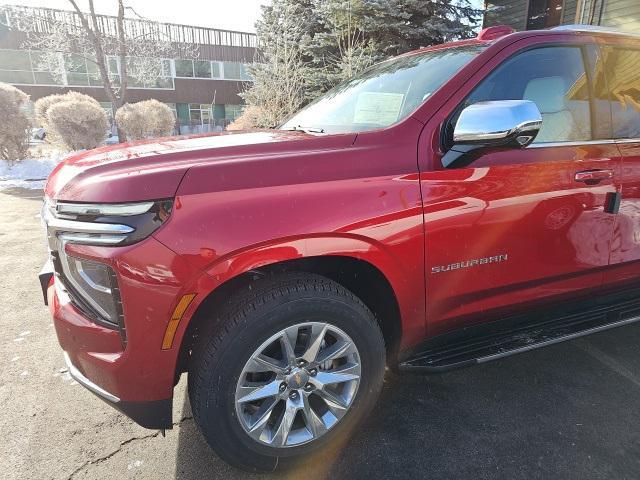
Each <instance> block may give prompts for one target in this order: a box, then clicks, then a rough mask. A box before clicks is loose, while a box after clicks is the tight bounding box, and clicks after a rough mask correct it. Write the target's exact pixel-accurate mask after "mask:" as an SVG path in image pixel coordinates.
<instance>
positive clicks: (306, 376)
mask: <svg viewBox="0 0 640 480" xmlns="http://www.w3.org/2000/svg"><path fill="white" fill-rule="evenodd" d="M360 375H361V369H360V356H359V354H358V350H357V348H356V346H355V344H354V342H353V341H352V340H351V338H349V336H348V335H347V334H346V333H345V332H343V331H342V330H340V329H339V328H337V327H335V326H333V325H330V324H329V323H322V322H308V323H300V324H297V325H293V326H291V327H287V328H285V329H284V330H281V331H280V332H278V333H276V334H275V335H273V336H272V337H271V338H269V339H268V340H267V341H265V342H264V343H263V344H262V345H260V347H258V349H257V350H256V351H255V352H253V354H252V355H251V357H250V358H249V360H248V361H247V363H246V364H245V366H244V368H243V370H242V373H241V374H240V377H239V379H238V385H237V388H236V394H235V406H236V413H237V415H238V419H239V421H240V424H241V425H242V428H243V429H244V431H245V432H246V433H247V434H248V435H249V436H250V437H251V438H253V439H254V440H256V441H258V442H260V443H262V444H266V445H269V446H271V447H277V448H284V447H292V446H298V445H302V444H304V443H308V442H311V441H313V440H315V439H317V438H319V437H321V436H322V435H324V434H325V433H326V432H327V431H329V430H330V429H331V428H333V427H334V426H335V425H336V424H337V423H338V422H339V421H340V419H341V418H342V417H344V415H345V414H346V412H347V411H348V410H349V408H350V407H351V405H352V403H353V400H354V398H355V396H356V393H357V390H358V386H359V384H360Z"/></svg>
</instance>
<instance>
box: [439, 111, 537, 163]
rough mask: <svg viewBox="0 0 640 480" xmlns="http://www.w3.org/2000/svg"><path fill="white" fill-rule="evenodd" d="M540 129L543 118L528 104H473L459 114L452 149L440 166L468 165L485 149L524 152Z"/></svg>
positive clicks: (443, 158)
mask: <svg viewBox="0 0 640 480" xmlns="http://www.w3.org/2000/svg"><path fill="white" fill-rule="evenodd" d="M541 126H542V115H540V111H539V110H538V107H537V106H536V104H535V103H533V102H531V101H529V100H497V101H490V102H478V103H474V104H473V105H469V106H468V107H466V108H465V109H464V110H462V112H460V116H459V117H458V121H457V122H456V125H455V127H454V130H453V147H451V149H450V150H449V151H448V152H447V153H446V154H445V155H444V157H442V165H443V166H444V167H445V168H452V167H461V166H466V165H469V164H470V163H471V162H472V161H473V159H474V158H475V157H476V156H477V154H479V153H481V151H482V150H485V149H488V148H524V147H526V146H527V145H529V144H530V143H531V142H533V140H534V139H535V138H536V135H538V132H539V131H540V127H541Z"/></svg>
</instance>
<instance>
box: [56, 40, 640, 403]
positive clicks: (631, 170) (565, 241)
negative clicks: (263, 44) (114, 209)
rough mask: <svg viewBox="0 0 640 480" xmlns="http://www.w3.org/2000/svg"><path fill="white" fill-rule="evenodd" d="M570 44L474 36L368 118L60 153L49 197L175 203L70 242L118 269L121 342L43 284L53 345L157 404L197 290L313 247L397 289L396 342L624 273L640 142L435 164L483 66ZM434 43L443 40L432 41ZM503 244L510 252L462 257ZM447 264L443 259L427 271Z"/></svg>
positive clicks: (98, 378)
mask: <svg viewBox="0 0 640 480" xmlns="http://www.w3.org/2000/svg"><path fill="white" fill-rule="evenodd" d="M585 42H586V43H596V42H597V39H596V38H595V37H592V36H590V35H576V34H575V33H569V32H554V33H548V32H523V33H518V34H512V35H509V36H507V37H504V38H501V39H498V40H496V41H494V42H491V43H486V45H487V48H486V49H485V50H484V52H483V53H481V54H480V55H479V56H478V57H477V58H475V59H474V60H472V61H471V62H470V63H469V64H468V65H467V66H465V67H464V68H463V69H462V70H460V71H459V72H458V73H457V74H456V75H455V76H454V77H453V78H451V79H450V80H449V81H448V82H447V83H445V85H444V86H443V87H442V88H440V89H439V90H437V91H436V92H435V93H434V94H433V95H431V96H430V97H429V98H428V99H427V100H426V101H425V102H424V103H423V105H422V106H421V107H420V108H418V109H417V110H416V111H415V112H414V114H413V115H412V116H410V117H408V118H407V119H405V120H404V121H402V122H400V123H398V124H396V125H393V126H392V127H389V128H386V129H383V130H377V131H370V132H365V133H359V134H345V135H322V136H316V135H309V134H305V133H301V132H284V131H259V132H253V133H225V134H220V135H209V136H197V137H188V138H178V139H164V140H160V141H155V142H139V143H136V144H130V145H128V146H125V147H109V148H104V149H98V150H94V151H91V152H86V153H82V154H80V155H77V156H75V157H73V158H70V159H68V160H66V161H65V162H64V163H63V164H61V165H60V166H59V167H58V168H57V169H56V170H55V171H54V172H53V173H52V175H51V177H50V178H49V181H48V184H47V187H46V195H47V196H48V197H50V198H52V199H55V200H58V201H71V202H97V203H100V202H104V203H118V202H133V201H142V200H150V199H162V198H174V205H173V211H172V214H171V216H170V218H169V220H168V221H167V222H166V223H165V224H164V225H162V227H160V229H159V230H157V231H156V232H155V233H154V234H153V235H152V236H151V237H149V238H147V239H146V240H144V241H142V242H140V243H138V244H134V245H131V246H128V247H88V246H79V245H69V246H68V247H67V248H68V249H69V251H72V252H73V253H74V254H75V255H79V256H81V257H84V258H88V259H94V260H99V261H101V262H106V263H108V264H110V265H111V266H112V267H113V268H114V269H115V271H116V272H117V275H118V280H119V282H120V283H121V285H120V288H121V295H122V301H123V306H124V314H125V318H126V328H127V339H128V343H127V345H126V348H125V347H123V346H122V344H121V342H120V340H119V337H118V333H117V332H116V331H114V330H110V329H108V328H105V327H101V326H99V325H96V324H94V323H92V322H91V321H90V320H88V319H86V318H84V317H83V316H82V314H81V313H80V312H79V311H78V310H77V309H76V308H75V307H74V306H73V305H71V304H70V303H69V302H68V301H65V300H64V299H63V298H61V297H60V296H59V295H58V293H56V287H55V285H51V286H50V287H49V292H48V296H49V305H50V309H51V312H52V314H53V316H54V319H55V325H56V330H57V333H58V337H59V340H60V343H61V345H62V347H63V348H64V349H65V351H67V352H68V354H69V355H70V357H71V360H72V361H73V363H74V365H76V366H77V367H78V368H79V369H80V370H81V371H82V373H83V374H84V375H85V376H87V377H88V378H90V379H91V380H92V381H93V382H95V383H96V384H97V385H99V386H100V387H102V388H104V389H105V390H107V391H109V392H111V393H113V394H114V395H117V396H119V397H120V398H121V399H123V400H127V401H152V400H159V399H168V398H171V396H172V389H173V385H174V380H175V374H176V367H177V362H178V354H179V350H180V347H181V344H182V342H183V338H184V336H185V332H186V331H187V328H188V325H189V322H190V320H191V319H192V317H193V316H194V314H195V313H196V312H197V310H198V307H199V306H200V305H201V304H202V302H203V301H204V300H205V299H206V298H207V296H208V295H209V294H210V293H211V292H213V291H215V290H216V289H217V288H218V287H219V286H221V285H222V284H224V283H225V282H227V281H228V280H230V279H232V278H234V277H236V276H238V275H241V274H243V273H246V272H248V271H250V270H253V269H256V268H259V267H263V266H266V265H270V264H275V263H278V262H283V261H286V260H295V259H299V258H304V257H321V256H327V255H331V256H347V257H352V258H357V259H359V260H362V261H365V262H368V263H369V264H370V265H372V266H374V267H375V268H377V269H378V270H379V271H380V272H381V273H382V274H383V275H384V276H385V277H386V279H387V280H388V281H389V284H390V285H391V288H392V290H393V293H394V294H395V296H396V299H397V302H398V306H399V309H400V315H401V329H402V339H401V345H400V347H401V350H402V351H408V350H409V349H410V348H411V347H412V346H414V345H415V344H417V343H418V342H420V341H421V340H423V339H425V338H426V337H430V336H434V335H438V334H441V333H444V332H447V331H450V330H452V329H454V328H459V327H464V326H467V325H470V324H473V323H477V322H483V321H487V320H491V319H495V318H497V317H499V316H500V315H502V314H503V313H504V312H510V311H514V310H518V309H525V308H528V307H529V306H531V305H536V304H538V303H543V302H548V301H549V300H550V299H556V298H562V297H565V296H569V297H573V296H576V295H587V294H589V292H591V291H594V290H597V289H598V288H600V287H601V286H602V285H603V282H608V283H612V282H617V281H625V280H631V279H637V277H638V273H637V263H633V262H637V261H638V260H640V248H639V247H638V245H640V240H639V239H638V235H640V234H639V233H638V232H640V220H639V219H640V213H639V212H640V160H639V159H640V143H637V144H633V143H627V144H615V143H613V142H610V143H597V142H596V143H594V144H584V145H569V146H560V145H552V146H544V147H542V148H537V147H535V146H533V147H530V148H527V149H522V150H510V151H494V152H488V153H486V154H484V155H483V156H482V157H481V158H479V159H478V160H477V161H475V162H474V163H473V164H472V166H470V167H468V168H458V169H452V170H446V169H444V168H443V167H442V165H441V159H442V156H443V154H444V152H443V151H441V149H440V129H441V127H442V125H443V122H444V121H445V120H446V119H447V118H448V117H449V115H450V114H451V113H452V112H453V110H454V109H455V107H456V106H457V105H458V104H459V103H460V102H461V101H462V100H463V99H464V98H465V96H466V95H467V94H468V93H469V92H470V91H471V90H472V89H473V88H474V87H475V86H476V85H477V84H478V83H479V82H480V81H481V80H482V79H483V78H485V77H486V75H487V74H488V73H489V72H491V71H492V70H493V69H495V68H496V66H497V65H499V64H500V63H501V62H502V61H504V60H505V59H506V58H508V57H509V56H510V55H513V54H514V53H516V52H518V51H521V50H523V49H526V48H529V47H532V46H534V45H542V44H584V43H585ZM466 43H475V44H478V43H482V42H478V41H477V40H472V41H468V42H466ZM438 48H447V46H438V47H431V49H438ZM543 162H544V166H543ZM593 168H598V169H607V170H612V171H613V172H614V178H613V179H611V180H607V181H604V182H601V183H600V184H598V185H594V186H589V185H585V184H582V183H577V182H576V181H575V179H574V175H575V173H576V172H579V171H582V170H589V169H593ZM619 191H622V193H623V198H624V199H623V203H622V206H621V209H620V214H619V215H617V216H616V215H611V214H608V213H605V212H604V205H605V202H606V200H607V198H608V196H609V195H610V194H614V193H616V192H619ZM594 232H596V235H594ZM425 252H426V253H425ZM610 254H611V260H610V258H609V256H610ZM502 255H505V256H507V257H508V260H507V261H504V262H502V261H496V262H491V263H488V264H486V265H483V266H482V267H481V268H476V269H469V268H462V267H460V263H461V262H466V261H469V260H473V259H482V258H491V257H499V256H502ZM610 263H611V265H612V268H610V269H608V268H607V267H608V266H609V265H610ZM456 264H457V265H458V267H455V269H458V271H448V272H447V273H446V274H444V273H432V272H433V269H435V268H439V267H441V266H451V265H456ZM189 293H195V294H196V297H195V299H194V301H193V302H192V303H191V305H190V306H189V307H188V309H187V311H186V312H185V315H184V317H183V319H182V321H181V322H180V324H179V326H178V330H177V332H176V336H175V340H174V343H173V347H172V348H170V349H168V350H161V344H162V339H163V335H164V333H165V330H166V327H167V324H168V322H169V320H170V318H171V314H172V312H173V310H174V309H175V307H176V305H177V303H178V302H179V300H180V298H182V296H183V295H185V294H189Z"/></svg>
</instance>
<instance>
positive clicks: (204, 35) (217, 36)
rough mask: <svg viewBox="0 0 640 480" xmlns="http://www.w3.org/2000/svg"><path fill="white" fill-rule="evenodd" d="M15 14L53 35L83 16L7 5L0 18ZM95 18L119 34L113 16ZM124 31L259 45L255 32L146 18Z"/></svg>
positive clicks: (183, 39)
mask: <svg viewBox="0 0 640 480" xmlns="http://www.w3.org/2000/svg"><path fill="white" fill-rule="evenodd" d="M12 11H15V12H18V13H23V14H27V15H29V16H30V17H31V18H33V19H34V22H33V29H34V31H35V32H37V33H38V32H42V33H51V28H52V27H51V26H52V25H53V24H56V23H60V22H64V23H67V24H70V25H73V26H74V27H76V28H81V22H80V16H79V15H78V14H77V13H76V12H73V11H69V10H58V9H53V8H45V7H25V6H21V5H8V6H4V7H0V19H2V18H4V17H5V15H6V16H7V18H6V21H7V22H8V23H9V25H11V12H12ZM96 17H97V21H98V29H99V30H100V31H101V32H102V33H103V34H104V35H106V36H116V35H117V30H118V27H117V18H116V17H113V16H110V15H96ZM124 29H125V31H126V32H127V34H128V35H129V36H131V37H141V38H144V37H149V36H156V37H158V36H160V37H161V38H163V39H164V40H166V41H169V42H174V43H187V44H193V43H195V44H200V45H214V46H228V47H247V48H256V47H257V45H258V40H257V36H256V35H255V34H253V33H247V32H237V31H233V30H220V29H217V28H206V27H195V26H189V25H179V24H176V23H160V22H155V21H151V20H144V19H133V18H125V20H124Z"/></svg>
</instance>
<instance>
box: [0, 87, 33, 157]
mask: <svg viewBox="0 0 640 480" xmlns="http://www.w3.org/2000/svg"><path fill="white" fill-rule="evenodd" d="M28 100H29V96H28V95H27V94H26V93H24V92H23V91H22V90H18V89H17V88H16V87H14V86H12V85H8V84H6V83H0V118H2V121H0V159H2V160H8V161H15V160H22V159H23V158H25V157H26V156H27V152H28V149H29V127H30V122H29V118H28V117H27V114H26V113H25V111H24V106H25V104H26V103H27V101H28Z"/></svg>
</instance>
